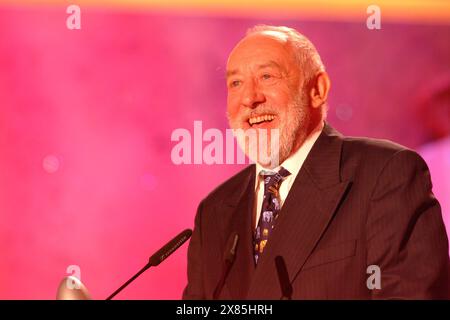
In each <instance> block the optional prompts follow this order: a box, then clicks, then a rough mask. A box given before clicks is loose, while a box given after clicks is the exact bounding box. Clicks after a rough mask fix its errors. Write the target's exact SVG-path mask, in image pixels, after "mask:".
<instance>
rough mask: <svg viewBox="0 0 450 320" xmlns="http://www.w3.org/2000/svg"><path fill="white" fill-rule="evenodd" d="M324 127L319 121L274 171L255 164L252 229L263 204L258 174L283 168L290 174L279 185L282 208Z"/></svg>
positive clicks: (262, 193)
mask: <svg viewBox="0 0 450 320" xmlns="http://www.w3.org/2000/svg"><path fill="white" fill-rule="evenodd" d="M323 127H324V123H323V122H322V121H321V122H320V124H319V125H318V126H317V127H316V128H315V129H314V130H313V131H312V132H311V133H310V134H309V136H308V137H307V138H306V139H305V142H304V143H303V144H302V145H301V146H300V148H298V150H297V151H296V152H295V153H294V154H292V155H291V156H290V157H289V158H287V159H286V160H284V161H283V163H282V164H281V165H280V166H278V167H276V168H274V169H270V170H269V169H265V168H264V167H263V166H261V165H260V164H259V163H256V178H255V179H256V181H255V193H256V206H255V209H256V216H255V217H256V218H255V221H254V222H253V223H254V224H253V227H254V228H255V229H256V227H257V226H258V221H259V216H260V215H261V206H262V202H263V197H264V179H262V178H261V176H260V172H261V171H262V170H264V171H268V170H269V171H276V172H278V170H280V167H283V168H285V169H286V170H288V171H289V172H290V173H291V174H290V175H289V176H287V177H286V178H284V180H283V182H282V183H281V186H280V190H279V194H280V200H281V203H280V206H281V207H282V206H283V204H284V200H286V197H287V195H288V193H289V190H291V187H292V184H293V183H294V181H295V178H296V177H297V174H298V173H299V171H300V169H301V167H302V165H303V162H305V159H306V157H307V156H308V154H309V152H310V151H311V148H312V147H313V145H314V143H315V142H316V140H317V138H319V136H320V133H321V132H322V129H323Z"/></svg>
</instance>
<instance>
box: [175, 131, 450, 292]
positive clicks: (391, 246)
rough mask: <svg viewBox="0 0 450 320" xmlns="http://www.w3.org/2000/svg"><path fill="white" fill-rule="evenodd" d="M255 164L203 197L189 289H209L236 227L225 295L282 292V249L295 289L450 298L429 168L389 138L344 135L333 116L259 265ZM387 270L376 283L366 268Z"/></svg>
mask: <svg viewBox="0 0 450 320" xmlns="http://www.w3.org/2000/svg"><path fill="white" fill-rule="evenodd" d="M254 180H255V167H254V165H251V166H249V167H247V168H246V169H244V170H243V171H241V172H239V173H238V174H237V175H235V176H234V177H232V178H231V179H229V180H228V181H226V182H225V183H223V184H222V185H221V186H219V187H218V188H217V189H215V190H214V191H213V192H212V193H211V194H209V196H208V197H207V198H205V199H204V200H203V201H202V202H201V203H200V205H199V208H198V212H197V215H196V218H195V228H194V233H193V236H192V239H191V241H190V244H189V249H188V285H187V286H186V288H185V290H184V293H183V298H184V299H211V298H212V294H213V291H214V288H215V286H216V285H217V283H218V281H219V278H220V276H221V272H222V267H223V253H224V251H225V246H226V242H227V239H228V238H229V236H230V234H232V233H233V232H237V233H238V234H239V243H238V247H237V252H236V258H235V261H234V264H233V266H232V268H231V270H230V272H229V274H228V277H227V278H226V283H225V286H224V289H223V290H222V294H221V296H220V298H221V299H280V298H281V296H282V293H281V289H280V285H279V282H278V277H277V272H276V268H275V263H274V259H275V257H276V256H277V255H280V256H282V257H283V258H284V260H285V263H286V267H287V271H288V274H289V280H290V282H291V284H292V288H293V296H292V297H293V299H371V298H376V299H434V298H447V296H448V285H449V275H448V273H449V260H448V239H447V235H446V232H445V228H444V224H443V221H442V215H441V209H440V206H439V203H438V201H437V200H436V199H435V198H434V196H433V194H432V193H431V187H432V186H431V180H430V174H429V171H428V168H427V166H426V164H425V162H424V161H423V160H422V158H421V157H420V156H419V155H417V154H416V153H415V152H413V151H411V150H409V149H406V148H404V147H402V146H400V145H398V144H394V143H392V142H388V141H383V140H374V139H366V138H349V137H343V136H342V135H341V134H339V133H338V132H337V131H335V130H334V129H333V128H331V127H330V126H329V125H328V124H326V125H325V127H324V130H323V131H322V133H321V135H320V137H319V138H318V140H317V141H316V143H315V145H314V146H313V148H312V149H311V151H310V153H309V155H308V157H307V159H306V160H305V162H304V164H303V166H302V168H301V170H300V172H299V174H298V175H297V177H296V180H295V182H294V184H293V186H292V188H291V190H290V192H289V195H288V197H287V198H286V200H285V203H284V205H283V208H282V210H281V212H280V214H279V218H278V219H277V222H276V225H275V229H274V231H273V233H272V235H271V238H270V239H269V241H268V243H267V246H266V248H265V250H264V254H263V255H262V256H261V258H260V260H259V263H258V265H257V267H255V265H254V262H253V256H252V255H253V252H252V226H251V220H252V206H253V203H254V202H253V201H254V198H253V197H254ZM370 265H376V266H378V267H379V268H380V272H381V289H369V288H368V287H367V279H368V278H369V276H370V274H368V273H367V268H368V266H370Z"/></svg>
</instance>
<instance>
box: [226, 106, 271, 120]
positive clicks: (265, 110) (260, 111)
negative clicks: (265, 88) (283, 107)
mask: <svg viewBox="0 0 450 320" xmlns="http://www.w3.org/2000/svg"><path fill="white" fill-rule="evenodd" d="M264 114H272V115H274V116H279V114H280V112H279V111H278V110H277V109H276V108H274V107H272V106H268V105H263V106H258V107H256V108H255V109H251V110H248V111H247V110H245V111H244V112H242V113H241V114H239V115H238V116H236V117H235V119H233V120H245V121H246V120H248V119H249V118H251V117H257V116H262V115H264Z"/></svg>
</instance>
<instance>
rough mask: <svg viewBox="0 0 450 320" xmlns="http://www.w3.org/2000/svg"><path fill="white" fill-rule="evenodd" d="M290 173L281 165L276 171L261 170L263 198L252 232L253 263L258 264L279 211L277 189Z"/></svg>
mask: <svg viewBox="0 0 450 320" xmlns="http://www.w3.org/2000/svg"><path fill="white" fill-rule="evenodd" d="M290 174H291V173H290V172H289V171H287V170H286V169H284V168H283V167H281V168H280V170H279V171H278V172H276V173H274V172H270V171H261V172H260V175H261V176H262V177H263V179H264V198H263V202H262V206H261V214H260V216H259V221H258V226H257V227H256V230H255V233H254V237H253V239H254V241H253V251H254V257H255V264H258V260H259V257H260V256H261V254H262V253H263V251H264V247H265V246H266V244H267V240H268V239H269V236H270V233H271V232H272V229H273V226H274V224H275V219H276V218H277V217H278V212H280V195H279V192H278V190H279V189H280V185H281V183H282V182H283V179H284V178H286V177H287V176H288V175H290Z"/></svg>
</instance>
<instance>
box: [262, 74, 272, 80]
mask: <svg viewBox="0 0 450 320" xmlns="http://www.w3.org/2000/svg"><path fill="white" fill-rule="evenodd" d="M262 78H263V79H264V80H268V79H271V78H272V75H270V74H268V73H265V74H263V75H262Z"/></svg>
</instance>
